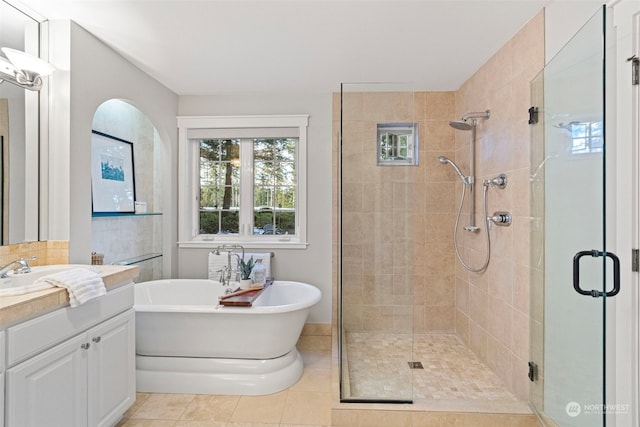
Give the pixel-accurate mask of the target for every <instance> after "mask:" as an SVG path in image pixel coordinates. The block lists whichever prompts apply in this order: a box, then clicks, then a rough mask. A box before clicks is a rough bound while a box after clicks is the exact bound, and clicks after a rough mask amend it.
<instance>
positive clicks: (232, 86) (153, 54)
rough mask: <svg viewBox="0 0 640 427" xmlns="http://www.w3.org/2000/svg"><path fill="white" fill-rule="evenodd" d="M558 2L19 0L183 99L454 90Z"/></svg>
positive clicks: (451, 0)
mask: <svg viewBox="0 0 640 427" xmlns="http://www.w3.org/2000/svg"><path fill="white" fill-rule="evenodd" d="M551 1H553V0H502V1H498V0H467V1H463V0H441V1H432V0H414V1H411V0H390V1H367V0H290V1H275V0H253V1H251V0H235V1H234V0H227V1H222V0H201V1H190V0H120V1H119V0H20V2H21V3H22V4H23V5H26V6H27V7H29V8H31V9H33V11H35V12H37V13H38V14H40V15H42V16H43V17H46V18H48V19H72V20H73V21H75V22H77V23H78V24H80V25H81V26H82V27H84V28H86V29H87V30H88V31H89V32H91V33H93V34H94V35H95V36H96V37H98V38H99V39H101V40H103V41H104V43H106V44H107V45H109V46H111V47H112V48H113V49H115V50H116V51H117V52H119V53H120V54H121V55H122V56H124V57H125V58H127V59H128V60H129V61H131V62H132V63H134V64H135V65H137V66H138V67H139V68H141V69H142V70H143V71H145V72H146V73H148V74H149V75H151V76H152V77H153V78H155V79H156V80H158V81H160V82H161V83H162V84H164V85H165V86H167V87H168V88H169V89H171V90H172V91H174V92H175V93H177V94H179V95H210V94H222V93H225V94H229V93H246V92H251V93H261V92H264V93H267V92H268V93H300V92H305V93H316V92H323V93H326V92H335V91H338V90H339V89H340V83H341V82H406V83H408V84H409V86H410V87H411V88H413V89H420V90H433V91H438V90H456V89H458V88H459V87H460V85H461V84H462V83H463V82H464V81H465V80H466V79H468V78H469V77H470V76H471V75H472V74H473V73H474V72H475V71H476V70H477V69H478V68H480V66H481V65H482V64H484V63H485V62H486V61H487V60H488V59H489V58H490V57H491V56H492V55H493V54H494V53H495V52H496V51H497V50H498V49H499V48H500V47H502V46H503V45H504V44H505V43H506V42H507V41H508V40H509V39H510V38H511V37H512V36H513V35H514V34H515V33H516V32H517V31H518V30H519V29H520V28H522V27H523V26H524V25H525V24H526V23H527V22H528V21H529V20H530V19H531V18H532V17H533V16H535V15H536V14H537V13H538V12H539V11H540V10H541V9H542V8H543V7H544V5H546V4H548V3H550V2H551ZM556 1H557V0H556ZM9 2H10V3H16V2H15V1H11V0H9Z"/></svg>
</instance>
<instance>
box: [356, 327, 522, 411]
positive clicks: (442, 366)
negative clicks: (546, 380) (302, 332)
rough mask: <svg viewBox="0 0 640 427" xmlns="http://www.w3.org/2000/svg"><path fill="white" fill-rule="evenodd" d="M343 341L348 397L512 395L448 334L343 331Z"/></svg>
mask: <svg viewBox="0 0 640 427" xmlns="http://www.w3.org/2000/svg"><path fill="white" fill-rule="evenodd" d="M346 343H347V347H346V349H347V354H348V356H347V357H348V365H349V386H350V389H351V396H352V397H358V398H376V399H399V398H400V399H405V400H406V399H411V398H413V400H414V401H420V400H427V399H451V400H455V399H464V400H502V401H516V400H517V399H516V398H515V396H514V395H513V394H512V393H511V392H509V391H508V390H507V388H506V387H505V386H504V384H503V383H502V381H501V380H500V379H499V378H498V376H497V375H495V374H494V373H493V372H492V371H491V370H490V369H489V368H488V367H487V366H486V365H485V364H483V363H482V362H481V361H480V360H478V358H477V357H476V356H475V355H474V354H473V352H472V351H471V350H469V349H468V348H467V347H466V346H465V345H464V344H462V343H461V342H460V341H459V340H458V339H457V338H456V337H455V336H454V335H429V334H424V335H409V334H405V335H402V334H389V333H371V332H348V333H347V334H346ZM408 362H421V363H422V365H423V367H424V369H411V368H410V366H409V363H408Z"/></svg>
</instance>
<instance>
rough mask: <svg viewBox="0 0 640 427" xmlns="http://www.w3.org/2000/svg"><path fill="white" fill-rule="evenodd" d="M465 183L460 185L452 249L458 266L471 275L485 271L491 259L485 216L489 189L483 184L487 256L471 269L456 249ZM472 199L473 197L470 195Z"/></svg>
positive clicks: (487, 219)
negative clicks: (480, 264) (482, 261)
mask: <svg viewBox="0 0 640 427" xmlns="http://www.w3.org/2000/svg"><path fill="white" fill-rule="evenodd" d="M466 189H467V183H466V182H465V183H463V184H462V197H460V206H459V207H458V213H457V214H456V222H455V225H454V226H453V247H454V248H455V250H456V258H458V261H460V264H461V265H462V266H463V267H464V268H466V269H467V270H469V271H470V272H472V273H482V272H483V271H485V270H486V269H487V266H488V265H489V259H490V258H491V239H490V238H489V216H488V215H487V192H488V189H489V184H488V183H487V182H485V183H484V184H483V198H484V203H483V206H484V222H485V224H484V233H485V236H486V242H487V255H486V256H485V259H484V263H483V264H482V267H480V268H473V267H471V266H469V265H468V264H467V263H465V262H464V260H463V259H462V256H461V255H460V250H459V249H458V225H459V224H460V213H461V212H462V205H463V204H464V196H465V194H466ZM471 196H472V197H473V195H471Z"/></svg>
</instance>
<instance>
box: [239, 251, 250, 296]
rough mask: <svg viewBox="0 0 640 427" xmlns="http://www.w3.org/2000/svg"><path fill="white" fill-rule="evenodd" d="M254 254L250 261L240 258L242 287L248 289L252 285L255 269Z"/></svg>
mask: <svg viewBox="0 0 640 427" xmlns="http://www.w3.org/2000/svg"><path fill="white" fill-rule="evenodd" d="M253 265H254V262H253V256H252V257H251V258H249V260H248V261H245V260H244V259H240V260H238V270H240V288H242V289H246V288H250V287H251V270H253Z"/></svg>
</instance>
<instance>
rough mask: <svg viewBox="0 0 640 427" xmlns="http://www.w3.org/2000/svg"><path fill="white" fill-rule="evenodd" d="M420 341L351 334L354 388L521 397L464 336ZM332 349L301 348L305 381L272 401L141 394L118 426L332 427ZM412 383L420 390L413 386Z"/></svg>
mask: <svg viewBox="0 0 640 427" xmlns="http://www.w3.org/2000/svg"><path fill="white" fill-rule="evenodd" d="M323 338H324V337H323ZM415 338H416V341H415V344H413V343H412V340H413V337H412V336H410V335H398V334H374V335H372V334H370V333H367V334H349V336H348V337H347V341H348V345H349V348H348V349H349V370H350V373H351V378H350V380H351V387H352V388H353V387H356V389H357V390H358V391H359V392H361V393H366V392H369V393H373V392H372V391H371V390H373V389H376V392H377V391H378V390H380V389H382V390H384V393H386V395H387V396H391V397H395V396H397V395H398V390H402V392H403V393H405V394H406V393H411V392H413V397H414V401H415V402H416V403H418V402H419V401H420V400H423V401H424V400H428V399H461V400H464V399H466V400H471V399H485V400H515V398H514V397H513V395H511V394H510V393H509V392H508V391H507V390H506V389H505V388H504V387H503V386H502V384H501V383H500V380H499V379H498V378H497V377H496V376H495V375H494V374H493V373H492V372H491V371H490V370H489V369H488V368H487V367H486V366H484V365H483V364H482V363H480V362H479V361H478V360H477V359H476V358H475V357H474V355H473V353H472V352H471V351H470V350H468V349H467V348H466V347H465V346H464V345H462V344H461V343H460V342H459V341H458V340H457V338H456V337H454V336H450V335H416V336H415ZM330 345H331V343H330V338H328V339H327V340H326V341H325V342H324V343H323V344H321V345H318V343H317V341H313V340H309V341H307V343H306V344H305V342H304V340H303V341H302V342H301V343H299V345H298V350H299V351H300V354H302V357H303V359H304V363H305V370H304V373H303V375H302V378H301V379H300V381H298V383H296V384H295V385H294V386H292V387H291V388H290V389H287V390H285V391H282V392H280V393H275V394H271V395H268V396H222V395H192V394H156V393H138V395H137V400H136V403H135V404H134V406H133V407H132V408H131V409H130V410H129V411H128V412H127V413H126V414H125V417H124V418H123V420H122V421H121V422H120V423H119V424H118V425H117V427H303V426H304V427H328V426H330V425H331V350H330ZM412 346H413V348H412ZM383 356H384V357H383ZM410 361H411V362H413V361H420V362H422V364H423V366H424V369H423V370H417V369H409V365H408V363H407V362H410ZM365 374H366V375H365ZM372 374H373V375H372ZM389 374H391V375H389ZM358 376H360V377H358ZM389 377H390V378H392V380H391V381H389ZM383 378H384V379H383ZM363 379H364V381H363ZM411 379H413V384H414V387H413V390H411V388H407V384H411V382H412V381H411ZM379 387H381V388H379ZM407 390H408V392H407ZM392 425H393V423H392V424H389V426H392ZM447 425H448V424H447ZM452 425H453V424H452ZM483 425H484V424H483ZM486 425H490V424H486Z"/></svg>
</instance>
